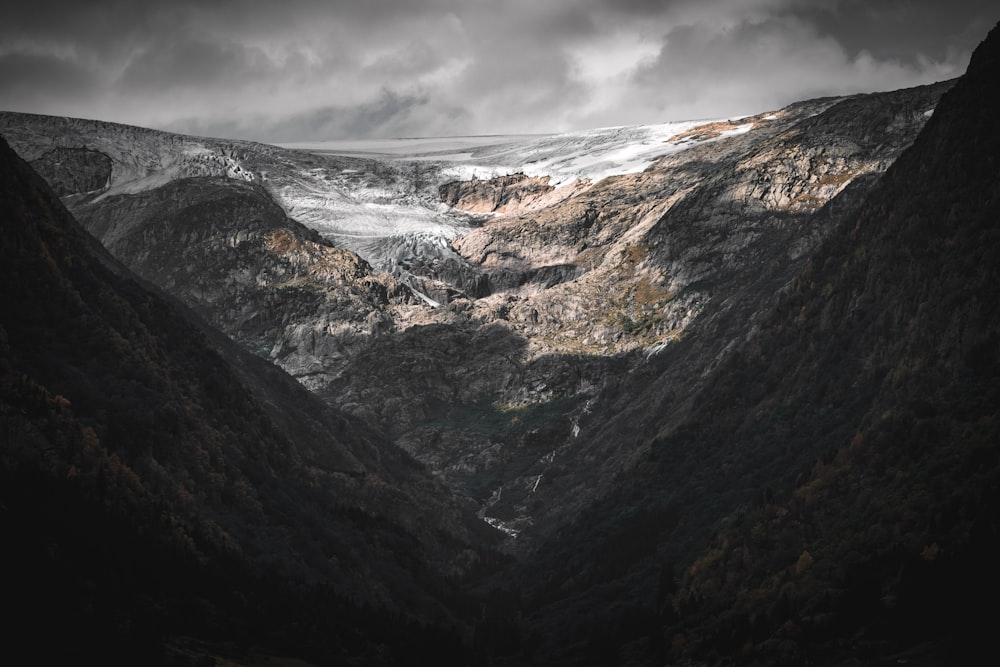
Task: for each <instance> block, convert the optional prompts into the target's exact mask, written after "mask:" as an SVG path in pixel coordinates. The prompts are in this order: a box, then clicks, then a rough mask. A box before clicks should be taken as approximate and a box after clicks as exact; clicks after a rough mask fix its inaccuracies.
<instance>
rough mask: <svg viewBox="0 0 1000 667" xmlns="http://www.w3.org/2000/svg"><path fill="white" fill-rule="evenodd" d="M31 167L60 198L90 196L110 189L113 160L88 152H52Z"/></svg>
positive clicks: (71, 150)
mask: <svg viewBox="0 0 1000 667" xmlns="http://www.w3.org/2000/svg"><path fill="white" fill-rule="evenodd" d="M31 167H32V169H34V170H35V171H36V172H38V174H39V175H40V176H41V177H42V178H44V179H45V180H46V181H48V183H49V185H51V186H52V189H53V190H55V192H56V194H58V195H59V196H60V197H64V196H66V195H74V194H89V193H91V192H95V191H99V190H103V189H105V188H107V187H109V186H110V185H111V167H112V162H111V158H109V157H108V156H107V155H105V154H104V153H101V152H99V151H93V150H89V149H87V148H53V149H52V150H50V151H48V152H47V153H45V154H44V155H41V156H40V157H38V158H36V159H35V160H32V162H31Z"/></svg>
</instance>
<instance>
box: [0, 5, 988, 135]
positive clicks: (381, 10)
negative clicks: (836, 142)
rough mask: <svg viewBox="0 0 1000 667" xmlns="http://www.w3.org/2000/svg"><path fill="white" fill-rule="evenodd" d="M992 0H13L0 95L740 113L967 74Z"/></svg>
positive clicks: (336, 124) (304, 120)
mask: <svg viewBox="0 0 1000 667" xmlns="http://www.w3.org/2000/svg"><path fill="white" fill-rule="evenodd" d="M995 5H996V3H995V1H993V0H952V1H951V2H948V3H941V2H939V1H937V0H911V1H906V0H868V1H865V0H676V1H658V0H546V1H545V2H540V1H539V0H505V1H501V0H364V1H360V0H357V1H347V0H340V1H333V2H331V1H323V0H287V1H286V2H282V3H276V2H273V1H268V2H262V1H253V0H250V1H238V0H215V1H214V2H204V1H199V2H194V1H190V0H187V1H186V0H172V1H170V2H166V1H160V2H155V1H145V2H143V1H138V2H137V1H131V2H129V1H123V0H98V1H96V2H87V3H80V2H78V1H59V0H56V1H50V0H37V1H34V2H8V3H4V4H3V6H2V8H0V109H6V110H12V111H28V112H34V113H45V114H54V115H64V116H76V117H84V118H97V119H101V120H110V121H117V122H125V123H131V124H135V125H142V126H147V127H155V128H161V129H169V130H174V131H179V132H186V133H192V134H205V135H210V136H220V137H233V138H248V139H257V140H262V141H271V142H281V141H311V140H316V141H319V140H325V139H337V138H383V137H393V136H441V135H455V134H486V133H527V132H553V131H563V130H572V129H582V128H586V127H595V126H606V125H621V124H630V123H655V122H664V121H668V120H681V119H698V118H721V117H731V116H736V115H742V114H750V113H756V112H760V111H766V110H770V109H774V108H777V107H780V106H782V105H784V104H787V103H789V102H792V101H796V100H801V99H807V98H810V97H817V96H824V95H835V94H846V93H853V92H870V91H876V90H891V89H896V88H902V87H907V86H913V85H919V84H922V83H930V82H933V81H939V80H943V79H948V78H953V77H955V76H959V75H960V74H961V73H962V72H963V71H964V69H965V66H966V65H967V63H968V60H969V56H970V54H971V52H972V50H973V49H974V48H975V46H976V45H977V44H978V43H979V42H980V41H981V40H982V39H983V38H984V37H985V35H986V33H987V32H988V31H989V30H990V28H992V27H993V25H994V24H995V23H996V21H997V20H998V19H1000V7H996V6H995Z"/></svg>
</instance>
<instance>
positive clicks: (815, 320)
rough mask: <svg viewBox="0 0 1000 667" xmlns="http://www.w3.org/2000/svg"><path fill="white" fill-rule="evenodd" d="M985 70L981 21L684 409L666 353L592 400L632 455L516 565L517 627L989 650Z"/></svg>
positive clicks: (992, 328)
mask: <svg viewBox="0 0 1000 667" xmlns="http://www.w3.org/2000/svg"><path fill="white" fill-rule="evenodd" d="M998 71H1000V34H998V29H996V28H995V29H994V30H993V32H992V33H991V34H990V36H989V37H988V38H987V40H986V41H985V42H984V43H983V44H982V45H980V47H979V48H978V49H977V51H976V52H975V55H974V57H973V59H972V62H971V64H970V66H969V70H968V72H967V74H966V75H965V76H964V77H963V78H962V79H961V80H960V81H959V82H958V83H957V84H956V85H955V87H954V89H952V90H951V91H949V92H948V93H946V94H945V95H944V96H943V98H942V99H941V102H940V105H939V106H938V107H937V109H936V111H935V112H934V115H933V118H932V119H931V120H930V121H928V123H927V126H926V127H925V128H924V130H923V131H922V132H921V134H920V135H919V136H918V138H917V139H916V141H915V142H914V144H913V146H912V147H911V148H909V149H908V150H907V151H905V152H904V153H903V154H902V155H901V156H900V157H899V159H898V160H897V161H896V162H895V163H893V165H892V166H891V167H890V168H889V169H888V171H887V172H886V173H885V175H884V176H883V177H881V178H879V179H878V180H877V182H876V184H875V185H874V187H872V188H871V189H870V190H869V191H868V192H867V194H864V195H863V196H862V197H861V198H860V200H858V202H857V204H856V205H854V206H851V207H850V208H849V210H848V212H847V214H846V215H845V216H843V217H841V219H840V222H837V223H835V224H834V228H833V230H832V232H831V233H830V235H829V236H828V238H827V239H826V240H825V241H824V242H823V243H822V244H821V245H820V246H819V248H818V250H817V251H815V252H814V253H813V254H812V255H811V256H810V258H809V259H808V261H807V262H806V263H805V265H804V266H803V267H802V269H801V270H800V271H799V272H798V274H797V275H796V276H795V277H794V280H792V281H791V282H790V283H789V284H788V285H787V287H786V288H785V289H783V290H782V294H781V296H780V297H779V298H778V299H777V301H776V303H775V304H774V306H773V307H772V308H769V309H768V310H767V311H766V312H765V313H763V314H762V315H761V316H760V317H759V318H758V319H757V321H756V326H755V327H753V328H752V330H751V331H750V332H749V335H748V336H746V337H745V338H744V339H743V340H740V341H738V342H737V343H736V344H735V345H734V347H733V349H732V351H731V353H730V354H728V355H726V357H725V358H723V359H721V360H720V362H719V364H718V365H717V366H716V367H714V368H712V369H709V370H710V372H709V373H708V374H707V375H706V377H704V378H703V380H702V382H700V383H698V384H696V385H695V386H693V387H692V388H691V390H690V391H692V395H691V397H690V400H688V401H686V403H687V405H686V406H685V407H684V408H683V409H682V410H678V409H676V408H674V407H673V404H674V403H675V402H676V401H677V400H678V397H677V393H676V391H677V390H676V387H675V386H674V385H673V373H672V368H671V367H669V366H659V368H658V370H660V371H661V372H662V373H663V374H662V375H659V376H656V375H652V374H650V375H646V376H645V377H640V376H636V377H633V378H629V379H628V380H626V382H624V383H623V385H622V386H621V388H620V389H619V391H620V392H621V395H622V398H621V399H620V400H619V402H618V403H617V404H616V405H615V406H614V407H611V408H610V409H608V410H607V411H602V412H600V413H598V414H597V415H596V416H597V417H599V418H601V419H602V422H601V424H600V426H599V427H598V429H597V430H598V434H599V435H598V436H597V437H599V438H601V439H602V440H605V441H609V442H618V441H622V440H632V439H634V440H638V441H639V442H641V443H643V445H642V447H641V450H642V453H641V455H640V456H638V457H636V460H635V465H634V466H633V467H630V468H628V469H626V470H623V472H622V474H621V475H620V476H619V477H618V479H617V484H616V487H615V488H614V490H613V491H612V492H611V493H609V494H608V495H607V496H605V497H604V498H602V499H601V501H600V502H599V503H597V504H594V505H592V506H591V507H590V508H589V509H588V510H586V511H584V512H582V513H581V514H580V517H579V521H577V522H576V523H574V524H573V525H572V526H568V527H566V528H565V529H564V530H562V531H561V532H560V533H559V534H558V536H556V537H555V538H554V539H553V540H551V541H549V542H548V543H547V544H546V545H545V546H544V547H542V548H541V549H539V551H538V552H537V554H538V555H537V558H536V559H534V560H531V561H529V562H530V565H529V566H528V567H527V568H526V569H525V573H524V577H525V581H526V582H527V581H530V582H533V583H534V586H535V587H534V590H533V594H532V595H527V596H525V598H523V600H524V607H525V608H527V609H530V610H532V611H530V612H528V613H527V620H526V623H525V625H524V627H525V628H526V629H527V628H531V629H533V630H534V631H536V632H537V634H536V635H535V636H536V637H537V638H538V641H539V642H541V643H542V644H543V648H541V649H540V652H541V653H542V654H548V652H550V651H551V654H548V655H547V657H546V661H547V662H549V664H562V661H565V664H615V663H618V664H662V663H675V662H680V663H685V662H691V661H693V663H694V664H701V663H705V664H775V665H778V664H781V665H784V664H788V665H792V664H808V663H813V664H830V665H847V664H886V663H888V662H895V663H899V664H902V663H904V662H909V663H915V664H928V665H931V664H973V663H974V662H976V661H978V660H979V659H981V658H982V656H984V655H987V654H988V653H989V651H990V650H991V648H990V647H989V639H988V637H989V630H988V627H989V624H990V623H991V621H990V616H989V614H983V612H982V611H981V610H982V609H984V608H985V605H988V604H990V602H989V601H990V600H992V599H993V598H995V596H996V595H997V592H998V590H1000V581H998V578H997V576H996V573H995V568H993V567H992V565H991V564H990V563H989V562H988V556H987V554H990V553H995V551H996V549H997V546H998V535H1000V532H998V527H997V522H996V518H995V516H994V513H993V512H992V509H991V508H993V507H995V506H996V502H997V491H996V490H997V488H998V487H997V480H998V475H1000V457H998V452H1000V450H998V448H997V443H998V442H1000V431H998V414H997V405H1000V403H998V397H1000V396H998V391H1000V372H998V371H1000V365H998V361H1000V345H998V341H1000V312H998V310H997V304H998V303H1000V301H998V297H1000V275H998V267H1000V257H997V251H998V248H1000V246H998V244H997V243H996V241H997V238H998V228H997V224H998V221H1000V189H998V183H1000V178H998V176H1000V162H998V157H997V156H998V155H1000V132H998V130H997V126H996V122H995V118H996V114H997V113H998V112H1000V96H998V94H997V91H996V88H995V86H994V85H993V81H994V80H995V78H996V75H997V72H998ZM821 118H822V116H817V117H816V120H817V121H820V120H821ZM695 344H696V342H695V341H694V340H692V341H691V342H690V345H691V346H694V345H695ZM675 349H678V350H683V349H684V347H683V345H682V344H681V345H678V346H677V347H676V348H675ZM657 363H658V362H654V364H653V365H654V366H656V365H657ZM681 400H683V399H681ZM606 405H611V404H606ZM706 544H707V545H708V546H707V547H706V546H704V545H706ZM526 587H530V586H529V585H527V584H526ZM521 590H522V591H523V590H524V588H522V589H521Z"/></svg>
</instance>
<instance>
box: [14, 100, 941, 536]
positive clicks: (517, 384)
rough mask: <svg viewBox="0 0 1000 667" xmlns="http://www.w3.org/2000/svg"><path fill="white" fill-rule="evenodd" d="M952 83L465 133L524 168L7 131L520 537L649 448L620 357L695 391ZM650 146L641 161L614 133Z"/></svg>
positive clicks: (48, 170) (179, 289) (248, 337)
mask: <svg viewBox="0 0 1000 667" xmlns="http://www.w3.org/2000/svg"><path fill="white" fill-rule="evenodd" d="M950 85H951V84H950V83H945V84H939V85H936V86H928V87H924V88H919V89H912V90H904V91H897V92H895V93H883V94H877V95H860V96H855V97H851V98H843V99H841V98H837V99H824V100H815V101H810V102H803V103H800V104H796V105H792V106H790V107H787V108H785V109H781V110H776V111H774V112H768V113H762V114H759V115H757V116H753V117H748V118H741V119H737V120H732V121H722V122H715V123H706V124H697V123H688V124H677V125H676V126H656V128H657V132H659V133H660V134H658V135H655V134H651V133H650V132H649V131H646V133H645V134H642V133H639V132H637V131H634V132H631V133H629V132H625V131H624V130H615V131H613V132H595V133H591V134H589V135H584V136H583V137H580V138H575V139H573V140H572V141H571V140H570V139H569V138H549V137H545V138H539V139H530V140H522V141H527V142H528V143H527V145H523V146H520V147H519V150H520V151H521V152H520V153H517V152H516V151H514V149H513V148H512V147H511V146H506V147H505V148H503V149H502V150H501V149H499V148H497V147H495V146H494V147H490V148H484V149H481V150H480V152H479V153H478V154H475V153H474V154H473V158H470V159H471V160H472V164H473V165H475V166H476V167H477V168H479V169H480V170H486V171H487V173H488V172H489V171H490V170H492V171H493V172H496V171H498V170H501V169H506V170H508V171H509V172H511V173H509V174H501V175H497V176H494V177H492V178H478V177H476V178H473V179H472V180H467V181H449V180H447V179H448V178H449V177H450V175H452V174H455V173H462V169H461V168H459V167H460V165H457V164H456V163H454V162H453V161H452V162H449V161H445V160H437V161H435V160H433V159H429V158H428V157H426V156H424V157H421V159H420V160H419V161H411V162H407V161H406V160H404V159H402V158H396V159H393V160H386V159H385V158H384V157H383V158H381V159H378V160H375V159H365V158H362V157H357V156H353V157H347V156H337V155H331V154H329V153H304V152H300V151H291V150H287V149H280V148H276V147H271V146H262V145H257V144H251V143H248V142H221V141H216V140H209V139H197V138H191V137H180V136H175V135H165V134H162V133H155V132H152V131H146V130H141V129H138V128H123V127H120V126H112V125H106V124H99V123H87V122H84V121H71V120H66V119H52V118H44V117H32V116H25V115H18V114H5V115H3V116H0V131H2V132H4V133H5V134H6V135H7V136H9V137H10V140H11V142H12V145H13V146H14V147H15V148H16V149H17V150H19V151H20V152H21V153H22V154H23V155H24V156H25V157H26V158H27V159H29V160H30V161H31V163H32V164H33V166H35V168H36V169H38V170H39V172H40V173H42V174H43V175H44V176H46V177H47V178H49V179H50V180H51V181H52V182H53V183H54V184H55V185H56V187H57V190H58V191H59V193H60V194H61V195H62V196H63V199H64V201H66V202H67V204H68V205H69V206H70V208H71V210H72V211H73V212H74V213H75V215H76V216H77V217H78V218H79V219H80V220H81V222H82V223H83V224H84V225H85V226H86V228H87V229H88V230H89V231H91V232H92V233H93V234H95V236H97V237H98V238H99V239H100V240H101V241H102V242H103V243H104V244H105V245H106V246H107V247H108V248H109V249H110V250H111V251H112V252H113V253H114V254H115V255H116V256H117V257H119V258H120V259H121V260H122V261H123V262H125V263H126V264H127V265H128V266H129V267H130V268H131V269H133V270H134V271H136V272H137V273H139V274H140V275H141V276H143V277H144V278H146V279H147V280H150V281H151V282H153V283H155V284H157V285H159V286H161V287H163V288H164V289H167V290H168V291H170V292H171V293H173V294H174V295H176V296H177V297H179V298H180V299H182V300H183V301H184V302H185V303H187V304H188V305H189V306H191V307H192V308H194V309H195V310H197V311H198V312H199V313H201V314H202V315H204V316H205V317H206V318H208V319H209V320H210V321H211V322H213V323H214V324H216V325H217V326H219V327H220V328H222V329H223V330H224V331H226V332H227V333H228V334H229V335H230V336H231V337H233V338H234V339H235V340H237V341H239V342H240V343H242V344H243V345H244V346H245V347H247V348H248V349H250V350H252V351H253V352H255V353H257V354H258V355H260V356H262V357H264V358H268V359H271V360H272V361H274V362H275V363H277V364H278V365H280V366H281V367H282V368H284V369H285V370H287V371H288V372H290V373H291V374H292V375H293V376H295V377H297V378H298V379H299V380H300V382H302V383H303V384H304V385H305V386H307V387H308V388H310V389H312V390H313V391H314V392H315V393H317V394H318V395H319V396H321V397H322V398H323V399H324V400H326V401H327V402H328V403H329V404H331V405H335V406H339V407H341V408H343V409H345V410H348V411H349V412H352V413H354V414H356V415H358V416H361V417H362V418H364V419H365V420H366V421H367V422H368V423H369V424H371V425H372V426H374V427H376V428H380V429H382V430H384V431H386V432H388V433H390V434H392V435H393V437H394V438H395V439H396V441H397V442H398V443H399V444H400V445H402V446H403V447H405V448H406V449H408V450H409V451H410V452H412V453H413V454H414V455H415V456H417V457H418V458H419V459H421V460H422V461H424V462H425V463H426V464H428V465H429V466H430V467H431V468H432V469H433V470H435V471H437V472H438V473H439V474H441V475H442V476H443V477H444V479H446V480H447V481H448V483H449V485H450V486H452V488H454V489H456V490H457V491H458V492H460V493H462V494H467V495H469V496H470V497H472V498H473V499H475V501H476V502H477V503H478V504H479V506H480V512H481V515H482V516H483V517H484V518H485V519H487V520H488V521H490V522H491V523H492V524H494V525H497V526H501V527H503V528H504V529H505V530H506V531H507V532H508V533H509V534H510V535H520V537H519V538H518V540H519V541H518V542H516V543H512V545H511V547H512V548H517V549H524V548H527V547H528V545H530V543H531V538H530V536H531V535H533V534H543V533H544V532H545V531H547V530H549V529H551V528H553V527H554V526H558V525H560V524H561V522H562V521H563V520H565V518H566V517H569V516H572V515H573V513H574V512H575V511H576V510H577V509H578V508H579V507H582V506H584V505H585V504H587V503H588V502H589V501H590V499H591V498H593V497H597V496H598V495H600V494H601V493H603V492H604V491H605V490H606V489H607V488H609V485H611V484H613V480H614V479H615V475H616V474H617V472H618V471H620V470H622V469H625V468H626V467H628V466H629V465H630V464H631V462H632V461H633V460H634V458H635V456H637V455H638V454H639V453H640V451H641V448H640V447H639V446H638V443H632V442H630V441H629V440H628V439H627V438H616V439H615V440H614V441H610V442H609V441H607V440H604V439H601V438H599V437H595V435H596V433H595V432H596V431H598V429H597V428H596V427H597V425H598V424H599V422H600V420H602V419H603V418H602V417H598V416H597V415H601V414H603V413H604V412H606V411H607V410H609V409H611V408H613V409H615V410H624V411H625V412H626V413H627V412H628V410H627V407H628V406H627V405H619V404H618V403H617V402H616V400H615V399H614V398H613V397H614V395H615V394H616V392H618V391H619V383H620V382H621V381H623V378H625V377H627V376H629V375H630V374H631V375H636V376H637V377H648V376H649V375H650V374H653V373H656V374H666V375H669V377H670V378H671V380H670V381H669V382H668V383H667V385H668V387H669V388H664V389H661V390H660V391H661V392H662V394H663V395H664V396H665V397H670V398H669V400H666V399H665V405H664V407H663V409H664V410H666V411H667V412H669V413H676V414H677V415H678V416H680V415H683V414H684V410H685V409H686V402H685V396H686V395H690V394H691V393H692V392H693V391H694V389H696V388H697V386H698V383H699V381H700V378H701V377H703V376H704V375H705V374H706V373H707V372H708V371H710V370H711V369H712V368H713V367H715V366H716V365H717V364H719V363H721V361H722V360H723V359H724V358H725V356H726V355H727V353H728V352H729V351H730V350H731V348H732V346H733V345H734V344H735V343H736V342H738V341H740V340H742V339H744V338H745V337H746V336H748V335H750V334H751V333H752V332H753V330H754V327H755V326H756V324H755V322H756V319H757V318H758V317H759V315H760V313H762V312H764V311H766V309H767V308H769V307H770V305H771V304H772V302H773V300H774V298H775V297H776V295H777V294H779V293H780V291H781V289H782V288H783V286H784V285H785V284H786V283H787V282H788V281H789V280H790V279H791V277H792V276H793V275H794V274H795V272H796V271H797V270H798V269H799V268H800V267H801V266H802V263H803V262H805V261H806V260H807V259H808V257H809V256H810V253H811V252H812V251H813V250H814V249H815V248H816V247H817V246H818V245H819V243H820V242H821V241H822V240H823V238H825V236H826V235H827V234H828V233H829V231H830V230H831V229H833V228H834V227H835V226H836V224H837V222H838V220H839V216H840V215H841V214H842V212H843V211H846V210H848V209H849V208H850V206H851V205H852V204H853V203H855V202H857V201H858V200H859V199H860V198H861V197H862V196H863V195H864V193H865V192H866V190H867V188H868V187H870V185H871V184H872V182H873V181H874V179H875V177H876V175H877V174H879V173H881V172H883V171H884V170H885V169H886V168H887V167H888V165H890V164H891V163H892V162H893V160H895V159H896V157H898V155H899V154H900V152H901V151H902V150H903V149H904V148H905V147H906V146H907V145H908V144H909V143H910V142H911V141H912V139H913V137H914V136H915V135H916V133H917V132H918V131H919V130H920V128H921V127H922V126H923V124H924V123H925V122H926V121H927V119H928V117H929V116H930V115H931V113H932V112H933V109H934V107H935V105H936V103H937V100H938V98H939V97H940V95H941V94H942V92H943V91H944V90H946V89H947V88H948V87H949V86H950ZM623 136H624V137H626V138H627V139H628V140H630V141H636V142H637V143H636V144H635V145H636V146H639V148H635V147H631V148H630V146H632V145H631V144H627V143H626V144H624V145H621V144H614V141H622V137H623ZM651 137H653V138H655V141H653V139H651ZM557 139H558V140H557ZM581 145H584V146H586V147H587V149H588V150H592V151H593V154H594V155H596V156H598V157H596V158H595V157H591V158H590V159H589V160H590V161H589V162H588V161H586V160H583V159H582V158H581V157H580V156H581V155H582V153H579V151H581V150H582V149H581V148H580V146H581ZM567 146H573V147H574V149H573V150H576V151H578V153H573V152H572V151H570V150H569V149H568V148H567ZM615 146H616V148H615V149H614V150H612V147H615ZM559 150H561V151H564V152H566V151H568V152H567V153H566V156H565V157H563V158H561V159H557V158H556V157H554V156H557V155H558V151H559ZM546 151H547V152H546ZM602 151H603V152H602ZM519 154H523V155H530V156H533V157H534V158H535V160H534V161H533V162H532V163H531V164H525V165H520V167H518V166H517V165H516V162H514V156H516V155H519ZM635 154H639V155H647V159H649V160H650V162H649V163H648V166H647V167H646V168H645V169H644V170H641V171H639V170H637V169H636V167H635V166H634V165H635V164H637V163H636V162H635V161H634V160H631V161H630V160H625V159H622V160H620V161H619V162H614V161H613V160H612V159H611V158H610V157H608V156H609V155H611V156H613V155H625V156H633V155H635ZM539 156H546V157H544V158H543V159H540V158H539ZM109 161H110V164H111V170H110V171H111V173H110V175H109V173H108V163H109ZM640 164H646V163H642V162H640ZM488 165H493V166H490V167H489V169H486V166H488ZM545 165H549V166H550V171H551V172H552V174H551V175H539V174H536V175H532V176H528V175H526V173H525V172H526V171H530V172H532V173H535V172H537V171H538V170H540V169H542V168H544V166H545ZM581 165H582V166H581ZM594 165H596V166H594ZM616 165H617V166H616ZM583 167H589V171H588V170H587V169H584V168H583ZM470 168H472V167H465V169H466V170H468V169H470ZM519 168H520V171H518V169H519ZM616 169H617V171H618V172H621V173H618V174H617V175H608V176H606V177H604V178H598V177H599V176H600V175H602V174H605V173H613V172H614V171H615V170H616ZM585 173H589V174H591V175H592V176H593V178H590V177H586V176H584V174H585ZM70 174H72V175H73V176H72V177H70V176H69V175H70ZM553 183H555V185H553ZM95 185H96V186H97V187H94V186H95ZM391 216H395V218H394V219H393V221H392V223H391V224H389V223H386V224H384V225H380V223H379V220H380V219H381V218H383V217H385V218H388V217H391ZM369 232H372V233H369ZM346 239H354V241H353V242H349V243H347V244H346V246H347V247H348V248H351V249H353V250H356V251H358V252H361V253H362V257H366V258H367V259H362V258H361V257H359V256H358V255H356V254H355V253H354V252H351V250H350V249H348V250H345V249H343V248H341V247H338V245H340V246H343V245H345V244H344V243H343V242H344V241H345V240H346ZM681 341H684V342H685V346H684V353H683V354H681V353H679V352H674V351H672V350H671V348H672V347H673V346H675V345H677V344H678V343H679V342H681ZM665 368H666V369H669V370H666V371H665V370H664V369H665ZM609 448H610V449H609ZM538 531H541V532H538Z"/></svg>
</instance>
